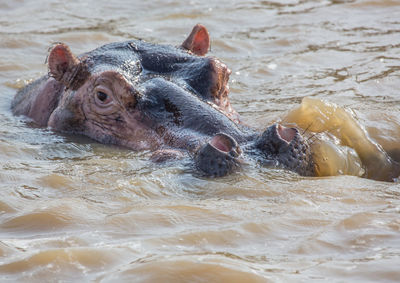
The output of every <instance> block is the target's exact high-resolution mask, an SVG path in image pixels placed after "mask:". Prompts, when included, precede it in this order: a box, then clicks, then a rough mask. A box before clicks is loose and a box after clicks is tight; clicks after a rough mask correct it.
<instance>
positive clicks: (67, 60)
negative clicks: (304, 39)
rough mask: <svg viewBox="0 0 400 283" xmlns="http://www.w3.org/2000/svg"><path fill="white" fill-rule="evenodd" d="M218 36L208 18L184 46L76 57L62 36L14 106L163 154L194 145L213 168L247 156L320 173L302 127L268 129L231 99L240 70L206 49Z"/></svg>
mask: <svg viewBox="0 0 400 283" xmlns="http://www.w3.org/2000/svg"><path fill="white" fill-rule="evenodd" d="M209 45H210V39H209V34H208V31H207V29H206V28H205V27H204V26H202V25H196V26H195V27H194V28H193V30H192V32H191V33H190V35H189V36H188V38H187V39H186V40H185V41H184V42H183V43H182V45H180V46H178V47H175V46H170V45H160V44H153V43H147V42H144V41H140V40H131V41H126V42H120V43H110V44H106V45H104V46H101V47H99V48H97V49H95V50H93V51H90V52H87V53H84V54H82V55H80V56H78V57H76V56H75V55H74V54H73V53H72V52H71V51H70V49H69V47H68V46H67V45H65V44H63V43H59V44H56V45H55V46H53V48H52V49H51V51H50V53H49V56H48V68H49V74H48V75H46V76H44V77H42V78H40V79H38V80H36V81H34V82H32V83H31V84H29V85H27V86H26V87H25V88H23V89H21V90H20V91H19V92H18V93H17V94H16V96H15V98H14V100H13V102H12V111H13V113H14V114H15V115H25V116H28V117H30V118H31V119H32V120H33V121H34V122H35V123H37V124H38V125H39V126H42V127H50V128H52V129H54V130H56V131H60V132H66V133H74V134H82V135H85V136H88V137H90V138H92V139H94V140H96V141H98V142H101V143H106V144H115V145H121V146H125V147H128V148H131V149H133V150H151V151H153V152H154V154H153V157H154V158H153V159H154V160H158V161H162V160H165V159H168V158H173V157H178V156H183V155H185V154H189V155H190V156H193V159H194V160H193V163H194V165H195V168H197V169H198V170H200V171H201V172H202V173H203V174H205V175H208V176H224V175H227V174H229V173H230V172H232V171H234V170H236V169H237V168H238V167H240V164H241V162H242V160H243V158H244V157H245V158H248V159H254V160H257V161H259V162H260V163H262V164H266V165H269V166H274V167H281V168H286V169H289V170H292V171H295V172H297V173H299V174H301V175H305V176H313V175H315V168H314V167H315V166H314V162H313V158H312V153H311V150H310V146H309V145H308V142H307V140H306V139H304V138H303V137H302V134H301V133H300V132H299V130H298V129H296V128H289V127H284V126H282V125H279V124H274V125H272V126H270V127H268V128H267V129H266V130H265V131H264V132H263V133H259V132H257V131H256V130H254V129H251V128H249V127H248V126H246V125H244V124H242V123H241V122H240V118H239V115H238V113H237V112H236V111H235V110H234V109H233V108H232V106H231V104H230V102H229V99H228V92H229V88H228V80H229V75H230V73H231V71H230V70H229V69H228V68H227V66H226V65H225V64H223V63H222V62H221V61H220V60H218V59H216V58H213V57H206V56H205V55H206V53H207V51H208V50H209Z"/></svg>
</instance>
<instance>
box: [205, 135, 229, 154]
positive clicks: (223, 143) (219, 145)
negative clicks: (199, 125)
mask: <svg viewBox="0 0 400 283" xmlns="http://www.w3.org/2000/svg"><path fill="white" fill-rule="evenodd" d="M209 143H210V145H212V146H213V147H215V148H216V149H218V150H220V151H223V152H226V153H228V152H230V151H231V150H232V148H233V146H234V144H233V142H232V141H231V139H230V137H228V136H226V135H222V134H217V135H215V136H214V137H213V138H212V139H211V141H210V142H209Z"/></svg>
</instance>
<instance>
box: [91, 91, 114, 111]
mask: <svg viewBox="0 0 400 283" xmlns="http://www.w3.org/2000/svg"><path fill="white" fill-rule="evenodd" d="M109 93H111V91H109V90H108V89H105V88H103V87H100V88H98V89H97V90H96V91H95V92H94V96H95V101H96V104H97V105H98V106H100V107H105V106H108V105H109V104H110V103H111V102H112V96H111V95H110V94H109Z"/></svg>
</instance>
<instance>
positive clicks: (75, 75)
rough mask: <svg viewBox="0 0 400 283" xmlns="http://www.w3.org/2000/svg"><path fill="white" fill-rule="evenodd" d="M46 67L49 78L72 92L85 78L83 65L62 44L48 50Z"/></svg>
mask: <svg viewBox="0 0 400 283" xmlns="http://www.w3.org/2000/svg"><path fill="white" fill-rule="evenodd" d="M48 66H49V74H50V76H52V77H53V78H55V79H56V80H57V81H59V82H61V83H62V84H64V85H65V86H66V87H67V88H72V89H73V90H75V89H77V88H78V87H79V86H80V85H81V84H82V82H83V81H84V80H85V79H86V77H87V71H86V69H85V68H84V65H83V64H82V63H81V61H80V60H79V59H78V58H77V57H76V56H75V55H74V54H72V52H71V50H70V49H69V47H68V46H67V45H65V44H63V43H58V44H56V45H55V46H53V48H52V49H51V50H50V53H49V57H48Z"/></svg>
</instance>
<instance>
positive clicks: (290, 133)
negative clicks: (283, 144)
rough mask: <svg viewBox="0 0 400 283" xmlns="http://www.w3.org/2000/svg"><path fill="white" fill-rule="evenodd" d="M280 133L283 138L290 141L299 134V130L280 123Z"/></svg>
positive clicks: (278, 129)
mask: <svg viewBox="0 0 400 283" xmlns="http://www.w3.org/2000/svg"><path fill="white" fill-rule="evenodd" d="M277 132H278V135H279V136H280V138H281V139H283V140H285V141H287V142H288V143H290V142H291V141H292V140H293V139H294V137H295V136H296V134H297V130H296V129H294V128H286V127H284V126H281V125H278V127H277Z"/></svg>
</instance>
